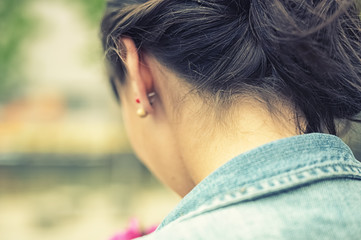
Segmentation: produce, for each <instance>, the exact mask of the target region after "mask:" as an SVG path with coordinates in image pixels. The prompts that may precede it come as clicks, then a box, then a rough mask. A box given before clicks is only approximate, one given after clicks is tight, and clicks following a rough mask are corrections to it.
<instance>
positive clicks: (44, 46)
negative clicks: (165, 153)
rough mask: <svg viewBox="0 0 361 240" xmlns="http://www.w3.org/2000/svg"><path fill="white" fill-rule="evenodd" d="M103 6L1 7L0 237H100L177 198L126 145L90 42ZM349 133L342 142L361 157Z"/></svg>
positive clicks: (7, 2)
mask: <svg viewBox="0 0 361 240" xmlns="http://www.w3.org/2000/svg"><path fill="white" fill-rule="evenodd" d="M104 4H105V3H104V0H1V1H0V240H19V239H21V240H35V239H36V240H42V239H44V240H45V239H53V240H57V239H59V240H60V239H61V240H64V239H66V240H75V239H76V240H78V239H87V240H96V239H97V240H106V239H108V238H109V237H110V236H111V235H113V234H114V233H116V232H117V231H118V230H120V229H122V228H124V227H126V225H127V221H128V219H129V218H131V217H138V218H139V220H140V223H141V224H142V225H143V226H145V227H146V226H150V225H153V224H156V223H159V222H160V221H161V219H162V218H163V217H164V216H165V215H166V214H167V213H168V212H169V211H170V210H171V209H172V208H173V207H174V206H175V204H176V203H177V201H178V200H179V199H178V197H177V196H176V195H175V194H174V193H172V192H170V190H168V189H166V188H164V187H163V186H161V185H160V184H159V183H158V182H157V181H156V180H155V179H154V178H153V177H152V176H151V175H150V173H149V172H148V171H147V170H146V169H145V167H144V166H143V165H142V164H141V163H140V162H139V161H138V160H137V159H136V158H135V157H134V155H133V154H132V151H131V149H130V147H129V143H128V141H127V139H126V136H125V133H124V129H123V127H122V122H121V121H122V120H121V116H120V112H119V106H118V105H117V104H116V101H115V99H114V98H113V96H112V92H111V89H110V86H109V84H108V82H107V77H106V74H105V70H104V64H103V54H102V50H101V46H100V40H99V36H98V35H99V22H100V19H101V16H102V14H103V11H104ZM358 128H360V127H359V126H357V125H354V130H353V131H351V134H348V135H346V136H345V137H344V139H345V141H346V142H347V143H348V144H349V145H350V146H351V147H352V149H353V151H354V153H355V154H356V155H357V157H358V158H359V159H361V140H360V134H359V132H357V131H356V130H357V129H358Z"/></svg>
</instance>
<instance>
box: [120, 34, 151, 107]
mask: <svg viewBox="0 0 361 240" xmlns="http://www.w3.org/2000/svg"><path fill="white" fill-rule="evenodd" d="M121 41H122V43H123V45H124V47H125V49H126V57H125V65H126V69H127V73H128V78H127V81H130V84H131V88H132V89H133V92H134V101H135V100H136V99H138V98H139V100H140V104H141V105H142V107H143V108H144V109H145V110H146V111H147V113H152V112H153V111H154V109H153V107H152V105H151V103H150V100H149V98H148V94H149V93H151V92H154V87H153V86H154V81H153V80H154V79H153V75H152V72H151V71H150V69H149V66H148V65H147V63H146V62H145V61H144V58H143V57H142V55H141V53H139V52H138V49H137V47H136V46H135V43H134V41H133V40H132V39H131V38H129V37H123V38H121Z"/></svg>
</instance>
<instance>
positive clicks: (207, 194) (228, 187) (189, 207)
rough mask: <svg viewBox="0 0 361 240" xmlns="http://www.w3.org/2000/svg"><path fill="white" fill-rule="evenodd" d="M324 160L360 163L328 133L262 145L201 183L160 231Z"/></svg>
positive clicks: (306, 135) (343, 144)
mask: <svg viewBox="0 0 361 240" xmlns="http://www.w3.org/2000/svg"><path fill="white" fill-rule="evenodd" d="M325 161H332V162H335V163H336V162H339V163H341V162H345V161H352V162H354V163H357V164H359V162H358V161H357V160H356V159H355V158H354V156H353V154H352V151H351V150H350V148H349V147H348V146H347V145H346V144H345V143H343V141H342V140H341V139H340V138H338V137H336V136H333V135H329V134H321V133H311V134H304V135H298V136H294V137H290V138H284V139H281V140H277V141H274V142H270V143H268V144H265V145H262V146H260V147H258V148H255V149H253V150H251V151H248V152H245V153H243V154H241V155H238V156H237V157H235V158H233V159H231V160H230V161H228V162H227V163H225V164H224V165H222V166H221V167H219V168H218V169H216V170H215V171H214V172H213V173H211V174H210V175H209V176H207V177H206V178H205V179H204V180H202V181H201V182H200V183H199V184H198V185H197V186H196V187H194V188H193V189H192V191H191V192H189V193H188V194H187V195H186V196H185V197H184V198H183V199H182V200H181V202H180V203H179V204H178V205H177V207H176V208H175V209H174V210H173V211H172V212H171V213H170V214H169V215H168V216H167V217H166V218H165V219H164V220H163V222H162V223H161V225H160V226H159V227H158V229H161V228H163V227H164V226H166V225H167V224H169V223H171V222H173V221H175V220H177V219H179V218H180V217H182V216H184V215H187V214H189V213H191V212H193V211H195V210H197V209H198V208H200V207H201V206H202V205H205V204H207V203H208V202H210V201H212V199H214V198H216V197H219V196H222V195H224V194H226V193H229V192H232V191H239V189H241V188H242V187H244V186H247V185H248V184H252V183H257V182H261V181H263V180H265V179H268V178H272V177H274V176H277V175H282V174H285V173H288V172H290V171H293V170H295V169H299V168H302V167H305V166H309V167H310V166H313V165H317V164H319V163H322V162H325Z"/></svg>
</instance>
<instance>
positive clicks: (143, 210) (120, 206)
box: [0, 0, 179, 240]
mask: <svg viewBox="0 0 361 240" xmlns="http://www.w3.org/2000/svg"><path fill="white" fill-rule="evenodd" d="M104 6H105V1H104V0H1V1H0V240H19V239H21V240H35V239H36V240H41V239H44V240H45V239H59V240H60V239H61V240H64V239H66V240H72V239H74V240H75V239H77V240H78V239H87V240H93V239H94V240H106V239H109V237H111V236H112V235H114V234H115V233H117V232H118V231H119V230H121V229H123V228H125V227H126V226H127V224H128V220H129V219H130V218H132V217H136V218H138V219H139V222H140V224H141V225H142V226H144V227H147V226H151V225H154V224H158V223H159V222H160V221H161V220H162V218H163V217H164V216H165V215H166V214H167V213H168V212H169V211H170V210H171V209H172V208H173V207H174V206H175V204H176V203H177V201H178V200H179V199H178V197H177V196H176V195H175V194H174V193H172V192H171V191H170V190H168V189H166V188H164V187H163V186H161V185H160V184H159V182H158V181H157V180H155V179H154V178H153V177H152V176H151V174H150V173H149V172H148V171H147V169H146V168H145V167H144V166H143V165H142V164H141V163H140V162H139V161H138V160H137V159H136V158H135V156H134V155H133V153H132V151H131V149H130V147H129V143H128V141H127V138H126V136H125V133H124V129H123V126H122V120H121V116H120V111H119V106H118V105H117V103H116V101H115V99H114V98H113V95H112V92H111V89H110V86H109V84H108V82H107V77H106V74H105V70H104V69H105V67H104V64H103V54H102V50H101V45H100V40H99V23H100V19H101V16H102V14H103V11H104Z"/></svg>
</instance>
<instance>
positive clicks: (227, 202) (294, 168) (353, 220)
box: [141, 133, 361, 240]
mask: <svg viewBox="0 0 361 240" xmlns="http://www.w3.org/2000/svg"><path fill="white" fill-rule="evenodd" d="M141 239H143V240H153V239H157V240H163V239H170V240H173V239H207V240H210V239H292V240H297V239H318V240H319V239H355V240H356V239H357V240H359V239H361V163H360V162H358V161H357V160H356V159H355V157H354V156H353V154H352V152H351V150H350V149H349V147H348V146H347V145H346V144H344V143H343V142H342V140H341V139H339V138H338V137H335V136H332V135H328V134H319V133H313V134H305V135H300V136H295V137H290V138H285V139H281V140H278V141H275V142H271V143H268V144H266V145H263V146H261V147H258V148H256V149H254V150H251V151H248V152H246V153H243V154H241V155H239V156H237V157H235V158H233V159H231V160H230V161H229V162H227V163H226V164H224V165H223V166H221V167H220V168H218V169H217V170H216V171H214V172H213V173H212V174H210V175H209V176H208V177H207V178H205V179H204V180H203V181H202V182H200V183H199V184H198V185H197V186H196V187H195V188H194V189H193V190H192V191H191V192H190V193H189V194H188V195H186V196H185V197H184V198H183V199H182V201H181V202H180V203H179V205H178V206H177V207H176V208H175V209H174V210H173V211H172V212H171V213H170V214H169V215H168V216H167V217H166V218H165V219H164V221H163V222H162V223H161V225H160V226H159V227H158V229H157V231H156V232H154V233H153V234H151V235H148V236H145V237H143V238H141Z"/></svg>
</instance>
